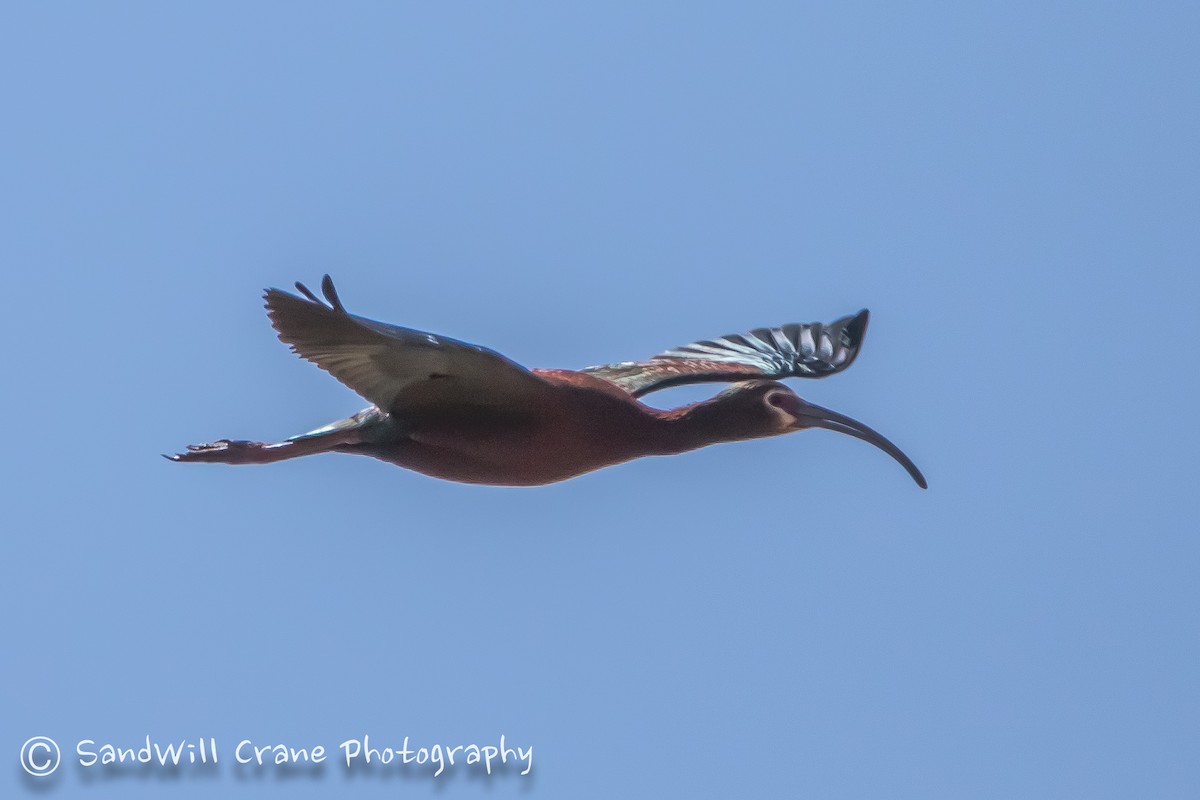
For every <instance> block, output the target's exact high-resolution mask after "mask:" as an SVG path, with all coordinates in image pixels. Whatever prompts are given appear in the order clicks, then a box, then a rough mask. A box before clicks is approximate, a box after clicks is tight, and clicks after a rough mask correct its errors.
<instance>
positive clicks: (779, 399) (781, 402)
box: [767, 392, 787, 408]
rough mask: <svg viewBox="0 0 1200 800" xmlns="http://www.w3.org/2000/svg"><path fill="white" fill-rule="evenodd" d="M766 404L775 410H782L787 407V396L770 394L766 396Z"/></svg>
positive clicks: (777, 393) (778, 393)
mask: <svg viewBox="0 0 1200 800" xmlns="http://www.w3.org/2000/svg"><path fill="white" fill-rule="evenodd" d="M767 402H768V403H770V404H771V405H773V406H775V407H776V408H783V407H784V406H785V405H787V395H785V394H784V393H783V392H771V393H770V394H768V395H767Z"/></svg>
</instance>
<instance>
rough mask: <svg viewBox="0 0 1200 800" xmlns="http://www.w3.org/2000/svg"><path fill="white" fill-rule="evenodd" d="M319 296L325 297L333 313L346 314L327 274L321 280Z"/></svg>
mask: <svg viewBox="0 0 1200 800" xmlns="http://www.w3.org/2000/svg"><path fill="white" fill-rule="evenodd" d="M321 294H323V295H325V299H326V300H328V301H329V305H331V306H333V308H334V310H335V311H340V312H342V313H343V314H345V313H346V308H345V307H344V306H343V305H342V301H341V298H339V297H338V293H337V289H335V288H333V278H331V277H329V275H328V274H327V275H325V277H324V278H321Z"/></svg>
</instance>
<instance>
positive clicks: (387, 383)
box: [263, 275, 548, 416]
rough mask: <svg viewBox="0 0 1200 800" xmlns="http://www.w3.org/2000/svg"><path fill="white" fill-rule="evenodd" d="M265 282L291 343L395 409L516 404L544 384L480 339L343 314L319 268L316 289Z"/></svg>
mask: <svg viewBox="0 0 1200 800" xmlns="http://www.w3.org/2000/svg"><path fill="white" fill-rule="evenodd" d="M296 289H297V290H299V291H300V293H301V294H303V295H304V297H297V296H295V295H293V294H289V293H287V292H282V291H280V290H279V289H268V290H267V292H266V294H265V295H264V296H263V298H264V299H265V300H266V306H267V315H268V316H269V317H270V318H271V324H272V325H273V326H274V327H275V330H276V331H278V333H279V339H280V341H282V342H283V343H285V344H287V345H290V346H291V348H292V351H293V352H295V353H296V354H297V355H299V356H300V357H302V358H306V359H308V360H309V361H311V362H313V363H314V364H316V365H317V366H318V367H320V368H321V369H323V370H325V371H326V372H328V373H329V374H331V375H333V377H335V378H337V379H338V380H339V381H341V382H342V383H344V384H345V385H346V386H348V387H350V388H351V389H353V390H354V391H355V392H357V393H358V394H360V395H362V396H363V397H364V398H366V399H367V400H369V401H371V402H372V403H374V404H375V405H376V406H378V407H379V408H381V409H383V410H385V411H390V412H393V413H397V414H399V415H401V416H403V415H404V414H405V412H419V411H421V410H423V409H428V408H431V407H438V406H442V407H444V406H447V405H470V406H488V407H496V408H512V409H521V408H522V407H523V404H525V403H528V402H529V401H530V400H531V399H532V398H533V397H535V396H537V395H538V394H539V393H542V392H545V391H546V389H547V388H548V384H547V383H546V382H545V381H543V380H542V379H541V378H539V377H537V376H536V375H534V374H533V373H532V372H530V371H529V370H527V369H525V368H524V367H522V366H520V365H519V364H516V363H514V362H512V361H510V360H508V359H507V358H505V357H504V356H502V355H500V354H499V353H496V352H494V351H492V350H488V349H487V348H484V347H478V346H476V345H473V344H467V343H465V342H459V341H456V340H454V339H448V338H445V337H442V336H434V335H433V334H430V333H423V332H421V331H414V330H411V329H409V328H401V327H398V326H395V325H385V324H384V323H382V322H375V321H374V320H370V319H366V318H364V317H359V316H355V315H354V314H349V313H347V312H346V309H345V308H344V307H343V306H342V302H341V300H339V299H338V295H337V291H336V290H335V289H334V287H333V281H332V280H330V278H329V276H328V275H326V276H325V278H324V280H322V282H321V292H322V293H323V294H324V295H325V299H326V300H327V301H328V304H326V303H323V302H321V301H320V300H319V299H318V298H317V296H316V295H314V294H313V293H312V292H311V291H309V290H308V288H307V287H305V286H304V285H303V284H301V283H297V284H296Z"/></svg>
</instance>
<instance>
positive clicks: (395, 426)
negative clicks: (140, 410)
mask: <svg viewBox="0 0 1200 800" xmlns="http://www.w3.org/2000/svg"><path fill="white" fill-rule="evenodd" d="M402 431H403V426H402V425H401V424H400V423H399V422H397V421H396V420H394V419H393V418H392V417H391V416H390V415H389V414H387V413H385V412H383V411H380V410H379V409H378V408H375V407H374V406H372V407H370V408H367V409H364V410H362V411H360V412H358V413H357V414H355V415H354V416H352V417H350V418H349V419H343V420H338V421H337V422H332V423H330V424H328V425H325V426H323V427H320V428H317V429H316V430H315V431H309V432H308V433H302V434H300V435H299V436H293V437H291V438H290V439H287V440H286V441H283V442H276V443H274V444H266V443H263V442H248V441H245V440H235V441H231V440H229V439H218V440H217V441H215V442H213V443H212V444H191V445H188V448H187V451H186V452H183V453H176V454H175V455H173V456H166V458H168V459H170V460H171V461H186V462H192V463H207V464H270V463H272V462H274V461H283V460H285V459H288V458H298V457H300V456H308V455H312V454H314V453H325V452H328V451H330V450H337V449H338V448H340V447H342V446H344V445H356V444H361V443H363V442H378V441H387V440H390V439H394V438H395V437H397V436H400V435H401V434H402Z"/></svg>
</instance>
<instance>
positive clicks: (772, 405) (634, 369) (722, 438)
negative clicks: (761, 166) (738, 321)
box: [166, 275, 926, 489]
mask: <svg viewBox="0 0 1200 800" xmlns="http://www.w3.org/2000/svg"><path fill="white" fill-rule="evenodd" d="M296 289H297V291H298V292H299V293H300V296H297V295H294V294H290V293H288V292H283V291H280V290H279V289H268V290H267V291H266V294H265V295H264V296H263V299H264V300H266V309H267V315H268V316H269V317H270V319H271V324H272V325H273V326H274V328H275V330H276V332H277V333H278V334H279V339H280V341H282V342H283V343H284V344H287V345H289V346H290V347H291V349H292V351H293V352H295V353H296V354H297V355H299V356H301V357H302V358H305V359H307V360H309V361H311V362H313V363H314V364H316V365H317V366H318V367H320V368H321V369H323V370H325V371H326V372H328V373H329V374H331V375H333V377H335V378H337V379H338V380H339V381H341V382H342V383H343V384H345V385H346V386H348V387H349V388H350V389H352V390H353V391H355V392H357V393H358V394H359V395H361V396H362V397H363V398H364V399H366V400H367V401H368V402H370V403H371V405H370V406H369V407H368V408H366V409H364V410H362V411H360V412H358V413H357V414H355V415H353V416H351V417H349V418H347V419H343V420H339V421H337V422H333V423H330V424H329V425H325V426H324V427H321V428H317V429H316V430H313V431H309V432H308V433H302V434H300V435H298V436H292V437H291V438H289V439H286V440H285V441H282V442H278V443H274V444H266V443H263V442H251V441H244V440H229V439H220V440H218V441H216V442H213V443H211V444H201V445H190V446H188V448H187V450H186V452H183V453H178V454H176V455H171V456H166V458H168V459H170V460H172V461H181V462H205V463H218V464H267V463H271V462H274V461H283V460H284V459H288V458H297V457H299V456H307V455H312V454H314V453H325V452H338V453H357V454H359V455H366V456H372V457H374V458H378V459H381V460H383V461H387V462H390V463H392V464H396V465H398V466H401V467H405V468H407V469H411V470H415V471H417V472H421V473H424V474H426V475H432V476H434V477H437V478H444V479H447V480H452V481H462V482H465V483H482V484H493V485H503V486H537V485H542V484H547V483H553V482H555V481H561V480H565V479H567V478H573V477H575V476H576V475H581V474H583V473H585V472H591V471H592V470H596V469H600V468H601V467H607V466H610V465H613V464H619V463H622V462H624V461H629V460H631V459H634V458H640V457H642V456H650V455H671V454H675V453H683V452H686V451H688V450H695V449H697V448H700V447H705V446H707V445H710V444H717V443H720V442H733V441H740V440H743V439H758V438H762V437H766V436H777V435H780V434H784V433H792V432H794V431H802V430H807V429H809V428H825V429H827V430H832V431H838V432H840V433H845V434H849V435H850V436H854V437H856V438H859V439H862V440H864V441H866V442H870V443H871V444H873V445H875V446H876V447H878V448H880V449H881V450H883V451H884V452H886V453H887V454H888V455H890V456H891V457H892V458H894V459H896V461H898V462H899V463H900V464H901V465H902V466H903V467H904V468H905V469H906V470H908V474H909V475H911V476H912V478H913V480H914V481H916V482H917V485H918V486H920V487H921V488H922V489H924V488H925V487H926V482H925V478H924V476H923V475H922V474H921V471H920V470H919V469H917V467H916V465H915V464H913V462H912V460H911V459H909V457H908V456H906V455H905V454H904V453H903V452H901V451H900V449H899V448H898V447H896V445H894V444H892V443H891V442H890V441H888V440H887V439H886V438H884V437H883V436H882V435H881V434H879V433H877V432H875V431H874V430H872V429H871V428H868V427H867V426H866V425H864V424H862V423H861V422H858V421H856V420H853V419H851V418H850V417H846V416H843V415H842V414H839V413H837V412H835V411H830V410H829V409H827V408H822V407H820V406H817V405H813V404H811V403H809V402H807V401H805V400H802V399H800V397H799V396H798V395H797V394H796V393H795V392H793V391H792V390H791V389H789V388H788V387H787V386H785V385H783V384H782V383H780V382H779V381H780V379H783V378H822V377H825V376H827V375H832V374H834V373H835V372H840V371H842V370H844V369H845V368H846V367H848V366H850V364H851V363H852V362H853V361H854V359H855V357H856V356H857V355H858V351H859V348H860V347H861V345H862V340H863V335H864V334H865V332H866V328H867V311H866V310H865V309H864V310H863V311H860V312H859V313H858V314H854V315H852V316H847V317H843V318H842V319H839V320H837V321H836V322H833V323H830V324H821V323H811V324H791V325H783V326H781V327H778V328H758V329H755V330H753V331H750V332H749V333H744V334H735V335H730V336H723V337H721V338H718V339H713V340H710V341H701V342H696V343H693V344H689V345H685V346H683V347H679V348H676V349H674V350H668V351H667V352H665V353H662V354H661V355H657V356H654V357H653V358H650V359H648V360H646V361H626V362H622V363H619V364H607V365H603V366H597V367H588V368H586V369H583V370H561V369H533V370H530V369H526V368H525V367H522V366H520V365H519V364H517V363H515V362H513V361H510V360H509V359H507V358H505V357H504V356H502V355H500V354H499V353H497V352H495V351H492V350H488V349H487V348H484V347H479V346H476V345H473V344H467V343H465V342H460V341H456V340H454V339H449V338H446V337H444V336H435V335H434V334H431V333H423V332H421V331H415V330H411V329H409V328H401V327H397V326H395V325H386V324H384V323H382V322H375V321H374V320H370V319H366V318H364V317H360V316H357V315H354V314H351V313H349V312H347V311H346V308H345V306H343V305H342V301H341V300H340V299H339V297H338V293H337V290H336V289H335V288H334V286H333V281H332V280H331V279H330V277H329V276H328V275H326V276H325V278H324V279H323V280H322V282H321V293H322V294H323V295H324V297H325V300H324V302H323V301H322V300H321V299H320V298H318V297H317V296H316V295H315V294H314V293H313V292H311V291H309V289H308V288H307V287H305V286H304V284H302V283H296ZM710 381H712V382H727V383H732V386H730V387H729V388H727V389H725V390H724V391H722V392H721V393H720V394H718V395H716V396H715V397H713V398H711V399H709V400H704V401H701V402H698V403H692V404H689V405H685V406H683V407H681V408H676V409H671V410H667V411H663V410H659V409H656V408H652V407H650V406H647V405H645V404H643V403H642V402H641V401H640V400H639V398H640V397H642V396H643V395H646V394H648V393H649V392H653V391H657V390H659V389H663V388H666V387H668V386H678V385H682V384H688V383H701V382H710Z"/></svg>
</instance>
